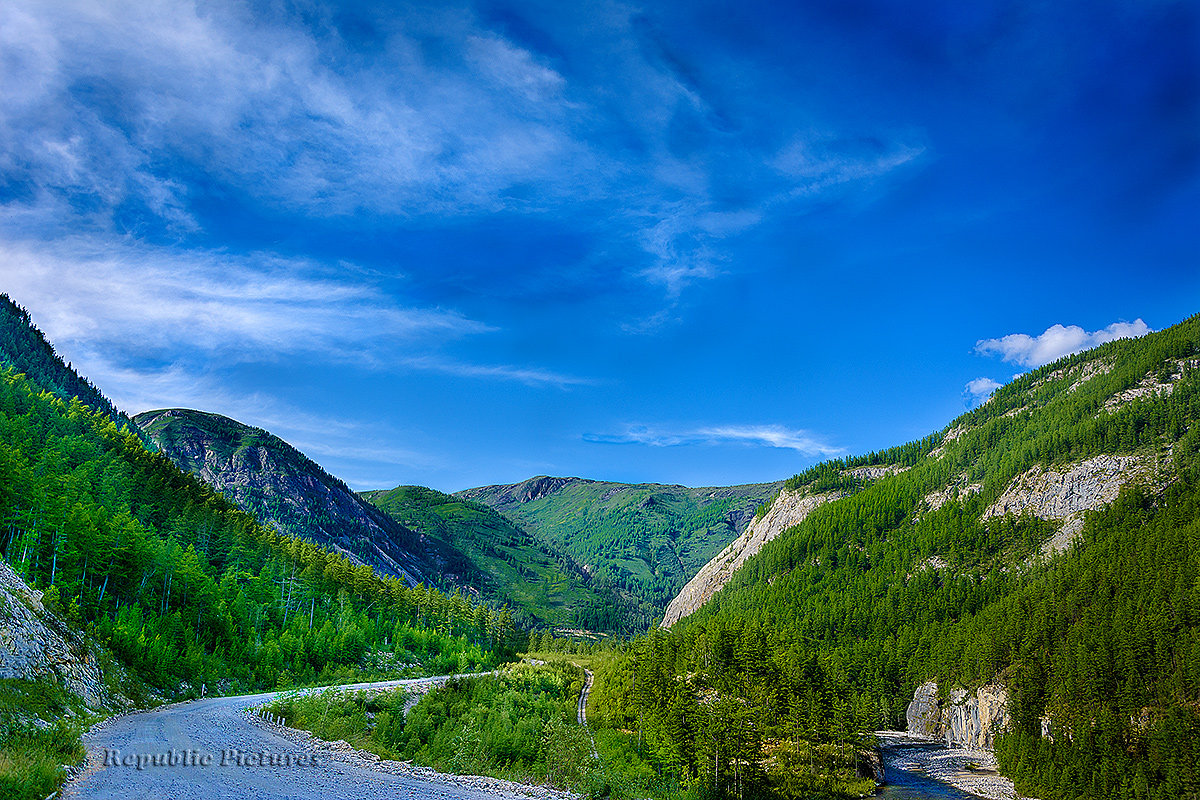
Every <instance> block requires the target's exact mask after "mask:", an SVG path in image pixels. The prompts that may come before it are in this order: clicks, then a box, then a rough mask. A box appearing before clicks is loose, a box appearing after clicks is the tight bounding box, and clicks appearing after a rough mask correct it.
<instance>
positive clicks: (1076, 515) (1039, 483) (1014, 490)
mask: <svg viewBox="0 0 1200 800" xmlns="http://www.w3.org/2000/svg"><path fill="white" fill-rule="evenodd" d="M1143 478H1145V479H1152V478H1154V473H1153V465H1152V464H1151V463H1149V462H1148V461H1147V460H1145V459H1144V458H1141V457H1138V456H1121V455H1102V456H1096V457H1094V458H1089V459H1087V460H1086V461H1080V462H1079V463H1077V464H1072V465H1070V466H1068V467H1065V468H1062V469H1057V470H1056V469H1045V468H1044V467H1041V466H1037V467H1034V468H1032V469H1030V470H1028V471H1027V472H1024V473H1022V474H1021V475H1018V476H1017V477H1016V478H1015V479H1013V482H1012V483H1010V484H1009V485H1008V488H1006V489H1005V490H1004V493H1003V494H1001V495H1000V497H999V498H997V500H996V502H995V503H993V504H992V505H991V506H989V507H988V509H987V510H986V511H984V512H983V516H982V519H985V520H986V519H990V518H992V517H999V516H1004V515H1005V514H1013V515H1015V516H1020V515H1021V514H1031V515H1033V516H1035V517H1038V518H1040V519H1047V520H1062V522H1063V524H1062V527H1061V528H1060V529H1059V532H1058V533H1057V534H1056V535H1055V536H1054V537H1053V538H1052V539H1051V540H1050V541H1049V542H1047V544H1046V545H1045V547H1044V551H1045V552H1047V553H1049V552H1053V551H1055V550H1061V549H1063V548H1065V547H1067V546H1069V545H1070V543H1071V538H1072V537H1073V536H1074V535H1075V534H1076V533H1078V532H1079V531H1080V530H1082V529H1083V518H1084V514H1085V512H1087V511H1092V510H1094V509H1097V508H1100V507H1102V506H1105V505H1108V504H1109V503H1111V502H1112V501H1113V500H1115V499H1116V497H1117V495H1118V494H1119V493H1120V491H1121V488H1122V487H1124V486H1125V485H1126V484H1128V483H1130V482H1132V481H1134V480H1136V479H1143Z"/></svg>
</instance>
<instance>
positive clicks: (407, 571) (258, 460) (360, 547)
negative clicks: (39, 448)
mask: <svg viewBox="0 0 1200 800" xmlns="http://www.w3.org/2000/svg"><path fill="white" fill-rule="evenodd" d="M133 421H134V423H135V424H136V425H137V426H138V427H139V428H140V429H141V430H142V432H143V434H144V435H145V437H146V439H147V441H149V442H150V443H152V444H153V445H154V446H155V447H157V448H158V450H159V451H160V452H161V453H163V455H165V456H167V457H168V458H170V459H171V460H172V461H173V462H174V463H175V464H177V465H178V466H179V467H180V468H181V469H183V470H185V471H187V472H190V473H192V474H193V475H196V476H197V477H199V478H200V479H201V480H202V481H204V482H205V483H207V484H208V485H209V486H212V487H213V488H214V489H216V490H218V491H220V492H221V493H222V494H224V495H225V496H226V497H228V498H229V499H230V500H232V501H233V502H234V503H235V504H237V506H238V507H239V508H241V509H243V510H245V511H247V512H249V513H251V514H254V515H255V516H256V517H257V518H258V519H259V521H260V522H262V523H263V524H266V525H269V526H271V527H273V528H274V529H275V530H277V531H279V532H280V533H285V534H288V535H289V536H295V537H297V538H300V539H304V540H306V541H310V542H315V543H317V544H319V545H321V546H323V547H326V548H328V549H330V550H332V551H334V552H336V553H341V554H342V555H345V556H347V557H348V558H350V559H351V560H353V561H355V562H356V563H360V564H366V565H368V566H370V567H372V568H373V569H375V570H376V571H377V572H379V573H380V574H383V575H396V576H399V577H402V578H404V579H405V580H406V581H408V583H409V584H410V585H413V586H415V585H417V584H418V583H425V584H429V585H456V584H457V585H463V584H470V583H473V582H475V579H476V578H477V575H476V572H475V570H474V568H473V565H472V564H471V562H470V560H469V559H467V558H466V557H464V556H463V555H462V554H461V553H460V552H458V551H457V550H455V549H454V547H453V546H451V545H449V544H448V543H446V542H444V541H440V540H436V539H430V538H429V537H427V536H424V535H422V534H421V533H419V532H417V531H414V530H412V529H411V528H408V527H405V526H403V525H401V524H399V523H397V522H396V521H395V520H394V519H392V518H391V517H389V516H388V515H387V514H385V513H383V512H382V511H380V510H379V509H377V508H375V507H374V506H373V505H371V504H370V503H367V502H365V501H364V500H363V499H362V498H360V497H359V496H358V495H357V494H355V493H354V492H352V491H351V490H350V489H349V488H348V487H347V486H346V484H344V483H343V482H342V481H340V480H338V479H337V478H335V477H333V476H332V475H330V474H329V473H328V472H326V471H325V470H324V469H322V468H321V467H320V466H319V465H317V464H316V463H315V462H313V461H311V460H310V459H309V458H308V457H307V456H305V455H304V454H303V453H301V452H300V451H299V450H297V449H296V448H294V447H292V446H291V445H290V444H288V443H287V442H285V441H283V440H282V439H280V438H279V437H278V436H274V435H272V434H270V433H267V432H266V431H264V430H262V429H261V428H254V427H251V426H249V425H244V424H242V423H240V422H237V421H236V420H232V419H230V418H228V417H223V416H221V415H220V414H210V413H207V412H203V411H192V410H188V409H182V408H172V409H165V410H160V411H147V412H145V413H142V414H138V415H137V416H135V417H134V418H133Z"/></svg>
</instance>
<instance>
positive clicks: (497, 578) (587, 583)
mask: <svg viewBox="0 0 1200 800" xmlns="http://www.w3.org/2000/svg"><path fill="white" fill-rule="evenodd" d="M360 494H361V496H362V497H364V498H365V499H366V500H368V501H370V502H371V503H372V504H374V505H375V506H377V507H378V508H380V509H381V510H383V511H384V512H386V513H387V514H388V515H389V516H391V517H392V518H393V519H395V520H396V521H397V522H398V523H400V524H401V525H404V526H405V527H408V528H411V529H412V530H415V531H418V532H419V533H421V534H423V535H425V536H429V537H432V538H434V539H436V540H438V541H441V542H444V543H445V544H447V545H448V546H451V547H454V548H456V549H457V550H459V551H461V552H463V553H464V554H465V555H466V556H467V557H468V558H469V559H471V561H472V563H473V564H474V565H475V567H476V569H477V572H478V574H479V575H480V578H481V580H480V582H479V584H478V588H479V591H480V593H481V594H482V596H483V597H485V598H488V599H489V600H491V601H492V602H493V603H496V604H501V603H504V604H507V605H509V606H510V607H511V608H512V609H513V614H514V617H515V618H516V620H517V622H518V623H522V622H524V623H529V624H531V625H534V626H537V627H546V626H549V627H553V628H557V629H563V628H585V629H588V630H597V631H620V630H625V629H626V626H627V625H628V624H629V621H630V619H631V615H630V614H629V609H628V608H625V607H624V605H625V603H623V601H622V599H621V598H620V597H619V596H617V595H616V593H615V592H613V591H611V590H609V589H606V588H597V587H594V586H593V585H592V580H591V578H590V576H589V575H587V573H585V572H583V571H582V570H581V569H580V568H579V567H578V566H577V565H576V564H575V563H574V562H573V561H572V560H571V559H570V558H569V557H567V556H566V555H565V554H564V553H562V552H561V551H558V550H555V549H554V548H551V547H549V546H548V545H546V544H544V543H542V542H539V541H537V540H536V539H534V537H533V536H531V535H530V534H529V533H528V532H526V531H524V530H522V529H521V528H519V527H517V526H516V525H515V524H513V523H512V522H511V521H509V520H508V519H507V518H506V517H504V516H502V515H501V514H499V513H498V512H496V511H495V510H493V509H492V508H490V507H488V506H486V505H484V504H482V503H478V502H475V501H473V500H466V499H463V498H461V497H457V496H455V495H449V494H443V493H442V492H439V491H437V490H435V489H428V488H425V487H423V486H399V487H396V488H395V489H390V490H387V491H371V492H361V493H360Z"/></svg>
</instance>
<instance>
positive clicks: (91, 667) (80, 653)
mask: <svg viewBox="0 0 1200 800" xmlns="http://www.w3.org/2000/svg"><path fill="white" fill-rule="evenodd" d="M94 647H95V646H94V645H89V643H88V642H86V641H85V640H84V638H83V637H82V636H80V635H79V634H78V633H77V632H76V631H74V630H72V629H71V627H70V626H69V625H67V623H66V622H64V621H63V620H61V619H59V618H58V617H57V616H55V615H54V614H53V613H51V611H50V610H49V609H47V608H46V607H45V606H44V605H43V604H42V593H41V592H38V591H35V590H33V589H31V588H30V587H29V586H28V584H26V583H25V582H24V581H23V580H21V578H20V576H19V575H17V573H15V572H13V570H12V568H10V567H9V566H8V564H6V563H4V562H3V561H0V679H16V680H28V681H35V680H49V681H51V682H53V683H57V684H59V685H60V686H62V687H63V688H64V689H66V690H67V691H69V692H71V693H73V694H75V695H76V696H78V697H79V698H80V699H82V700H83V701H84V703H86V704H87V705H88V706H89V707H90V708H93V709H99V708H111V707H116V706H120V705H124V704H125V700H124V698H122V697H119V696H118V695H116V694H114V693H113V692H112V691H110V690H109V689H108V687H107V686H106V685H105V682H104V678H103V676H102V675H101V674H100V664H99V662H98V660H97V658H96V654H95V652H94Z"/></svg>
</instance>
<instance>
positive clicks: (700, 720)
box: [595, 316, 1200, 800]
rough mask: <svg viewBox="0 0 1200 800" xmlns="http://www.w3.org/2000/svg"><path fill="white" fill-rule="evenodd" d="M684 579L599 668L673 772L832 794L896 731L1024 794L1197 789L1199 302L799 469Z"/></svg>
mask: <svg viewBox="0 0 1200 800" xmlns="http://www.w3.org/2000/svg"><path fill="white" fill-rule="evenodd" d="M864 468H869V469H864ZM697 577H698V578H702V580H701V581H699V582H696V583H693V584H691V585H689V586H688V587H687V588H686V589H685V591H684V592H683V593H681V595H680V596H679V597H678V598H677V599H676V601H675V602H674V603H672V606H671V607H672V614H671V615H670V616H668V617H667V618H666V619H665V620H664V622H666V623H672V624H671V627H670V628H669V629H663V628H659V629H656V630H654V631H653V632H652V633H651V634H650V635H648V636H647V637H644V638H643V639H640V640H638V641H636V642H634V643H633V645H632V646H631V648H630V649H629V651H628V652H627V653H626V654H625V655H624V656H623V657H621V658H618V659H615V660H614V662H613V663H612V664H610V665H607V666H605V667H604V668H603V669H602V670H598V671H597V679H596V687H597V688H596V690H595V703H596V705H597V706H598V707H602V708H604V709H605V711H604V714H605V715H606V717H602V718H601V719H600V720H598V721H599V722H601V723H602V724H606V725H608V726H609V727H610V728H611V729H612V730H614V731H619V730H631V731H636V732H637V735H638V736H639V737H641V739H640V741H646V742H650V743H651V744H650V745H648V749H649V751H650V752H652V753H655V755H654V759H655V760H657V762H658V764H659V765H660V766H661V767H662V768H664V769H670V770H675V771H676V772H675V774H680V775H683V776H685V777H686V776H688V775H706V776H707V777H706V778H705V780H706V781H707V782H708V783H709V784H710V785H711V784H712V783H713V782H714V781H715V782H716V783H717V784H718V787H719V786H734V785H736V786H738V787H740V788H744V789H745V791H747V792H748V793H753V792H755V791H765V792H767V793H771V792H777V791H778V792H784V793H790V794H796V793H797V792H799V793H800V794H804V793H810V794H814V795H816V794H820V793H821V792H829V793H837V792H839V791H844V789H837V787H839V786H841V787H845V786H848V785H850V784H849V783H848V782H850V781H852V780H853V775H854V773H855V764H854V761H855V759H857V753H858V751H859V747H860V746H861V744H862V742H863V741H864V739H863V737H864V736H866V735H868V734H869V733H870V731H873V730H876V729H878V728H881V727H895V726H903V725H905V724H907V725H908V726H909V727H910V728H911V729H913V730H915V731H918V732H923V733H926V734H932V735H935V736H945V737H946V738H948V739H950V740H952V741H957V742H959V743H962V744H967V745H971V746H983V747H988V746H990V747H994V748H995V751H996V755H997V757H998V759H999V763H1000V767H1001V771H1002V772H1003V773H1004V774H1006V775H1009V776H1010V777H1012V778H1013V779H1014V781H1015V782H1016V786H1017V790H1018V791H1019V792H1020V793H1022V794H1025V795H1031V796H1037V797H1040V798H1042V800H1059V799H1061V800H1067V798H1076V797H1080V796H1087V797H1111V798H1135V797H1136V798H1143V797H1163V798H1167V797H1172V798H1173V797H1185V796H1196V795H1197V793H1198V792H1200V744H1198V742H1200V316H1194V317H1191V318H1189V319H1188V320H1185V321H1184V322H1182V323H1180V324H1179V325H1176V326H1174V327H1172V328H1170V329H1168V330H1165V331H1161V332H1158V333H1153V334H1150V335H1147V336H1145V337H1143V338H1140V339H1127V340H1119V341H1115V342H1111V343H1108V344H1106V345H1104V346H1102V347H1099V348H1096V349H1094V350H1090V351H1087V352H1084V353H1080V354H1078V355H1074V356H1070V357H1068V358H1065V359H1062V360H1060V361H1058V362H1056V363H1054V364H1050V365H1047V366H1045V367H1042V368H1039V369H1037V370H1034V371H1032V372H1030V373H1028V374H1026V375H1023V376H1020V377H1018V378H1016V379H1014V380H1013V381H1012V382H1011V383H1009V384H1008V385H1006V386H1004V387H1001V388H1000V389H998V390H997V391H996V392H995V393H994V394H993V395H992V397H991V398H990V399H989V400H988V401H987V402H985V403H983V404H982V405H981V406H979V407H978V408H975V409H973V410H971V411H970V412H968V413H966V414H964V415H962V416H961V417H959V418H958V419H956V420H954V421H952V422H951V423H950V424H949V425H948V426H947V427H946V428H945V429H943V430H942V431H940V432H938V433H935V434H933V435H931V436H929V437H927V438H925V439H922V440H920V441H917V442H912V443H909V444H908V445H904V446H903V447H897V448H892V449H890V450H886V451H883V452H880V453H872V454H869V455H867V456H863V457H860V458H855V459H842V460H837V461H832V462H828V463H826V464H823V465H819V467H818V468H815V469H814V470H810V471H809V472H808V473H805V474H802V475H798V476H796V477H794V478H793V479H791V480H789V481H788V482H787V483H786V485H785V486H784V490H783V491H782V492H781V493H780V495H779V497H778V498H777V499H776V500H775V502H774V503H773V504H772V505H771V507H770V508H769V509H767V510H765V512H764V513H763V514H762V515H761V517H760V519H759V520H758V521H757V522H756V523H754V524H753V525H752V526H751V527H750V528H748V529H747V531H746V532H745V534H744V536H743V537H742V538H741V539H740V540H738V541H737V542H736V543H735V544H734V546H733V547H731V548H729V549H728V550H726V551H725V552H722V553H720V554H718V556H717V558H716V559H715V560H714V561H712V562H711V563H710V564H708V565H706V566H705V568H704V569H702V570H700V572H699V573H698V576H697ZM631 685H632V686H634V687H637V688H636V691H634V692H632V693H622V692H621V691H618V690H611V691H610V689H609V688H607V687H613V686H616V687H620V686H631ZM746 720H753V721H754V726H753V729H752V730H751V731H750V732H749V733H743V732H744V731H745V730H746V729H745V728H743V727H741V726H742V725H744V723H745V721H746ZM723 731H728V732H729V733H722V732H723ZM814 753H816V754H820V755H819V757H818V758H813V757H812V754H814ZM806 754H807V756H808V757H805V756H806ZM788 787H791V788H788ZM797 787H800V788H799V789H797Z"/></svg>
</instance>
